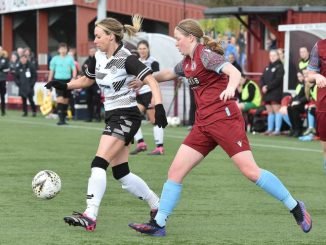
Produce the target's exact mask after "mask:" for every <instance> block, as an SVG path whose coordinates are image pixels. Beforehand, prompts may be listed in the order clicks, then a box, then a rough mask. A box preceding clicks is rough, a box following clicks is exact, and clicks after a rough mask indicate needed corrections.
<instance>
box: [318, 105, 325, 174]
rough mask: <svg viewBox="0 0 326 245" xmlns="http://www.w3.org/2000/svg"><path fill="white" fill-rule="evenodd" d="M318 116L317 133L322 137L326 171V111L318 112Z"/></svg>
mask: <svg viewBox="0 0 326 245" xmlns="http://www.w3.org/2000/svg"><path fill="white" fill-rule="evenodd" d="M316 118H317V120H316V121H317V126H316V129H317V130H316V131H317V135H318V136H319V138H320V143H321V146H322V150H323V156H324V170H325V171H326V127H325V125H326V112H320V111H317V112H316Z"/></svg>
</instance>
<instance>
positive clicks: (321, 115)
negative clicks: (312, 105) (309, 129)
mask: <svg viewBox="0 0 326 245" xmlns="http://www.w3.org/2000/svg"><path fill="white" fill-rule="evenodd" d="M316 116H317V135H318V136H319V137H320V140H322V141H326V112H321V111H317V112H316Z"/></svg>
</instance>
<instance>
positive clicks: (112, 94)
mask: <svg viewBox="0 0 326 245" xmlns="http://www.w3.org/2000/svg"><path fill="white" fill-rule="evenodd" d="M130 55H131V53H130V52H129V50H127V49H126V48H124V47H121V49H120V50H118V52H117V53H116V54H115V55H114V56H112V57H110V58H109V59H108V58H107V56H106V54H105V53H103V52H100V51H97V52H96V54H95V58H96V68H95V72H96V83H97V84H98V85H99V87H100V89H101V91H102V93H103V95H104V98H105V100H104V108H105V111H110V110H114V109H118V108H129V107H133V106H137V103H136V93H135V91H134V90H131V89H129V88H128V84H129V83H130V82H131V81H132V80H134V79H135V76H134V75H129V74H127V71H126V68H125V62H126V59H127V57H128V56H130ZM146 71H148V70H146ZM144 72H145V69H144V70H143V71H142V72H141V74H144ZM141 74H139V75H138V76H139V77H140V76H141Z"/></svg>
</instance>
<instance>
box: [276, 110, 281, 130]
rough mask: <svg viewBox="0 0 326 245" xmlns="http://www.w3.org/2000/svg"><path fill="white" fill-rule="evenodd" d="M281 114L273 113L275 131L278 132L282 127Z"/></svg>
mask: <svg viewBox="0 0 326 245" xmlns="http://www.w3.org/2000/svg"><path fill="white" fill-rule="evenodd" d="M282 118H283V116H282V114H281V113H276V114H275V132H280V131H281V127H282Z"/></svg>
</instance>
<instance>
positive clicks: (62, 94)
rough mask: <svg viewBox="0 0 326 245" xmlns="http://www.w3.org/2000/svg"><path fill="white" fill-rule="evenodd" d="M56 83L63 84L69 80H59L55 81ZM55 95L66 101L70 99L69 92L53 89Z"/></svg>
mask: <svg viewBox="0 0 326 245" xmlns="http://www.w3.org/2000/svg"><path fill="white" fill-rule="evenodd" d="M56 80H57V81H60V82H63V83H69V82H70V80H59V79H56ZM55 93H56V95H57V97H63V98H65V99H68V98H70V97H71V91H70V90H61V89H55Z"/></svg>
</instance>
